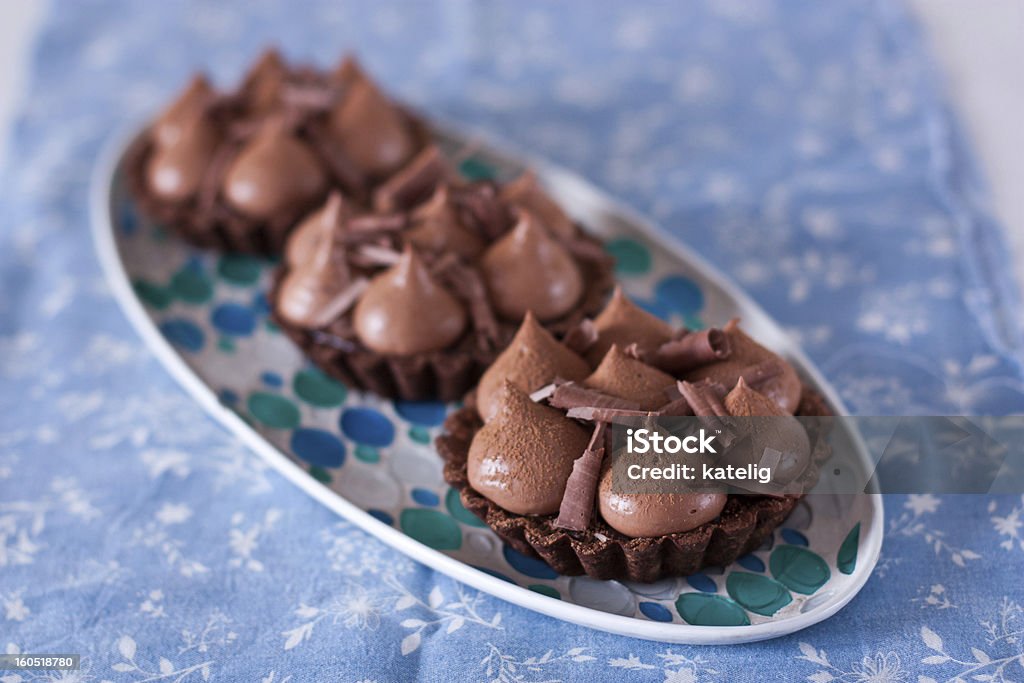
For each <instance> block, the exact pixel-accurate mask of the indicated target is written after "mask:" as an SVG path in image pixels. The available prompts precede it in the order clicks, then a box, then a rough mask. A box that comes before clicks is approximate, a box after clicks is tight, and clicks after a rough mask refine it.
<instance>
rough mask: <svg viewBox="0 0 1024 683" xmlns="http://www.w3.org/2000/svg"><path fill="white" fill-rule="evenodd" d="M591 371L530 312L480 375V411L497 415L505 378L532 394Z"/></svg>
mask: <svg viewBox="0 0 1024 683" xmlns="http://www.w3.org/2000/svg"><path fill="white" fill-rule="evenodd" d="M589 373H590V367H589V366H588V365H587V363H586V361H584V360H583V359H582V358H580V357H579V356H578V355H576V354H575V353H573V352H572V351H570V350H569V349H568V348H566V347H565V346H563V345H562V344H560V343H559V342H558V341H557V340H556V339H555V338H554V337H553V336H551V333H550V332H548V331H547V330H545V329H544V328H543V327H541V326H540V323H538V322H537V318H536V317H534V315H533V313H530V312H527V313H526V317H524V318H523V323H522V324H521V325H520V326H519V331H517V332H516V335H515V337H513V338H512V342H511V343H510V344H509V345H508V347H507V348H506V349H505V350H504V351H502V352H501V355H499V356H498V358H497V359H496V360H495V361H494V363H493V364H492V365H491V366H490V367H489V368H487V371H486V372H484V375H483V377H482V378H481V379H480V384H479V386H478V387H477V390H476V406H477V412H479V413H480V416H481V417H482V418H483V419H484V421H487V420H490V419H491V418H493V417H494V415H495V414H496V413H497V411H498V409H499V403H500V394H501V391H502V386H503V385H504V384H505V383H506V382H511V383H512V385H513V386H515V387H516V388H517V389H519V390H520V391H522V392H524V393H527V394H529V393H532V392H534V391H536V390H537V389H539V388H541V387H542V386H544V385H545V384H549V383H550V382H552V381H553V380H554V379H555V378H556V377H559V378H561V379H565V380H576V381H578V380H581V379H583V378H584V377H586V376H587V374H589ZM577 455H579V454H578V453H577Z"/></svg>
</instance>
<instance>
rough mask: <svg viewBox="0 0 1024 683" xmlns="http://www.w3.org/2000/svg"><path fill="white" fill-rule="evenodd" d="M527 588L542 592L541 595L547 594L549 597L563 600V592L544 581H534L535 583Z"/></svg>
mask: <svg viewBox="0 0 1024 683" xmlns="http://www.w3.org/2000/svg"><path fill="white" fill-rule="evenodd" d="M527 588H529V589H530V590H532V591H533V592H534V593H540V594H541V595H546V596H548V597H549V598H554V599H555V600H561V599H562V594H561V593H559V592H558V591H557V590H555V589H554V588H552V587H551V586H545V585H544V584H542V583H533V584H530V585H529V586H527Z"/></svg>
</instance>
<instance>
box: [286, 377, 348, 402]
mask: <svg viewBox="0 0 1024 683" xmlns="http://www.w3.org/2000/svg"><path fill="white" fill-rule="evenodd" d="M292 389H293V390H294V391H295V394H296V396H298V397H299V398H301V399H302V400H303V401H305V402H306V403H309V404H310V405H314V406H316V407H317V408H334V407H335V406H340V405H341V404H342V403H344V402H345V396H346V395H347V394H348V390H347V389H345V385H343V384H339V383H338V382H335V381H334V380H333V379H331V378H330V377H328V376H327V375H325V374H324V373H322V372H320V371H319V370H312V369H310V370H300V371H299V372H297V373H295V377H294V378H293V379H292Z"/></svg>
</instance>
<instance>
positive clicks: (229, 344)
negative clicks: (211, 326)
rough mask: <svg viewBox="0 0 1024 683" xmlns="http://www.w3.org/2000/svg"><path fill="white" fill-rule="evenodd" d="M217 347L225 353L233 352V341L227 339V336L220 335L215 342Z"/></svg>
mask: <svg viewBox="0 0 1024 683" xmlns="http://www.w3.org/2000/svg"><path fill="white" fill-rule="evenodd" d="M217 348H219V349H220V350H221V351H223V352H225V353H234V352H235V342H234V341H233V340H231V339H228V338H227V337H221V338H220V340H219V341H218V342H217Z"/></svg>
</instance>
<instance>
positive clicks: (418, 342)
mask: <svg viewBox="0 0 1024 683" xmlns="http://www.w3.org/2000/svg"><path fill="white" fill-rule="evenodd" d="M353 322H354V324H355V331H356V335H357V336H358V337H359V340H360V341H361V342H362V343H363V344H364V345H365V346H366V347H367V348H369V349H372V350H373V351H376V352H378V353H384V354H391V355H396V356H407V355H410V354H414V353H426V352H429V351H438V350H441V349H444V348H446V347H447V346H449V345H451V344H453V343H454V342H455V341H456V340H457V339H458V338H459V337H460V336H462V333H463V331H464V330H465V329H466V322H467V314H466V309H465V307H464V306H463V305H462V303H460V302H459V300H458V299H456V298H455V297H454V296H453V295H452V294H451V293H450V292H448V290H447V289H445V288H444V287H443V286H442V285H441V284H439V283H438V282H437V281H436V280H435V279H434V277H433V276H432V275H431V274H430V271H429V270H427V267H426V265H425V264H424V263H423V261H422V260H421V259H420V257H419V256H418V255H417V254H416V252H415V251H414V250H413V249H412V247H411V246H407V247H406V249H405V251H404V252H403V253H402V257H401V259H399V261H398V263H396V264H395V265H393V266H392V267H391V268H389V269H388V270H386V271H384V272H383V273H381V274H380V275H378V276H377V277H375V278H374V279H373V281H372V282H371V283H370V286H369V287H368V288H367V289H366V291H365V292H364V293H363V295H362V297H360V299H359V302H358V303H357V304H356V309H355V312H354V316H353Z"/></svg>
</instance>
